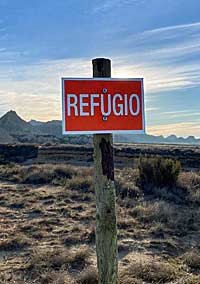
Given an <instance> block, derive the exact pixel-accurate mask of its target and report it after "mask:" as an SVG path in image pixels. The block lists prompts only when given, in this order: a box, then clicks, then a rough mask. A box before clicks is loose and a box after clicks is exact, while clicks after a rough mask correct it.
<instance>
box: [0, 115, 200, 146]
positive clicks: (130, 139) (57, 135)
mask: <svg viewBox="0 0 200 284" xmlns="http://www.w3.org/2000/svg"><path fill="white" fill-rule="evenodd" d="M114 141H115V142H119V143H122V142H125V143H157V144H159V143H162V144H163V143H169V144H177V143H179V144H183V143H184V144H196V145H200V139H197V138H195V137H194V136H189V137H187V138H183V137H177V136H176V135H170V136H168V137H166V138H165V137H164V136H162V135H160V136H154V135H148V134H117V135H114ZM23 142H26V143H41V144H42V143H76V144H86V143H92V137H91V135H84V136H83V135H82V136H80V135H68V136H63V135H62V123H61V121H60V120H52V121H48V122H41V121H36V120H30V121H29V122H27V121H25V120H23V119H22V118H21V117H19V116H18V114H17V113H16V112H15V111H9V112H7V113H6V114H5V115H4V116H2V117H1V118H0V143H23Z"/></svg>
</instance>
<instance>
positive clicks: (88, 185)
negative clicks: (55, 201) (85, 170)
mask: <svg viewBox="0 0 200 284" xmlns="http://www.w3.org/2000/svg"><path fill="white" fill-rule="evenodd" d="M67 188H69V189H71V190H77V191H81V192H91V191H93V190H94V189H93V179H92V177H91V176H85V177H81V176H76V177H73V178H72V179H71V180H69V181H68V182H67Z"/></svg>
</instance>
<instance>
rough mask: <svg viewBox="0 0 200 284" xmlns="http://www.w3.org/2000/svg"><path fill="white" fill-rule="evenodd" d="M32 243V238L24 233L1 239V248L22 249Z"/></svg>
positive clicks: (6, 249)
mask: <svg viewBox="0 0 200 284" xmlns="http://www.w3.org/2000/svg"><path fill="white" fill-rule="evenodd" d="M30 245H31V240H30V239H28V238H27V237H26V236H25V235H23V234H18V235H17V236H13V237H11V238H9V239H4V240H0V250H1V251H2V250H4V251H12V250H22V249H24V248H26V247H27V246H30Z"/></svg>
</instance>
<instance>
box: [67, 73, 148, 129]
mask: <svg viewBox="0 0 200 284" xmlns="http://www.w3.org/2000/svg"><path fill="white" fill-rule="evenodd" d="M62 103H63V121H62V123H63V134H89V133H121V132H129V133H144V131H145V123H144V92H143V79H111V78H94V79H92V78H91V79H85V78H82V79H81V78H80V79H77V78H63V79H62Z"/></svg>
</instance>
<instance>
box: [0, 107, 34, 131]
mask: <svg viewBox="0 0 200 284" xmlns="http://www.w3.org/2000/svg"><path fill="white" fill-rule="evenodd" d="M0 128H2V129H4V130H5V131H7V132H8V133H9V134H18V133H20V134H22V133H27V132H29V133H31V132H32V131H33V132H34V127H33V126H32V125H30V124H29V123H28V122H26V121H25V120H23V119H22V118H21V117H19V116H18V115H17V113H16V112H15V111H12V110H11V111H9V112H7V113H6V114H5V115H4V116H2V117H1V118H0Z"/></svg>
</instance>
